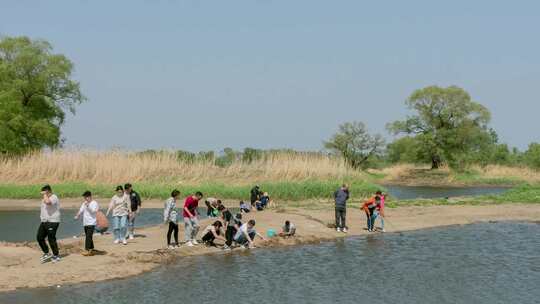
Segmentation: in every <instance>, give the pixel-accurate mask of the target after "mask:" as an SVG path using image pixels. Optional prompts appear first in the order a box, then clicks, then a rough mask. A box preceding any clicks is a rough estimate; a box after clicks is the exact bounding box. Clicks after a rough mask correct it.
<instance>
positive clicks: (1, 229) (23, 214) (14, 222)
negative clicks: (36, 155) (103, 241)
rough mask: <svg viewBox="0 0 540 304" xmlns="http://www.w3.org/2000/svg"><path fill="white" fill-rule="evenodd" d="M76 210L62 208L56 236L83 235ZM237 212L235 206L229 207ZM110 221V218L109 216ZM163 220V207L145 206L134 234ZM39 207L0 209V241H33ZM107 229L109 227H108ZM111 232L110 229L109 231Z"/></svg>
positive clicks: (200, 209) (202, 212)
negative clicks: (23, 209) (19, 209)
mask: <svg viewBox="0 0 540 304" xmlns="http://www.w3.org/2000/svg"><path fill="white" fill-rule="evenodd" d="M198 210H199V214H200V218H201V219H204V218H206V208H199V209H198ZM77 211H78V210H74V209H63V210H62V222H61V223H60V227H59V228H58V232H57V235H56V236H57V238H59V239H62V238H68V237H73V236H81V235H83V234H84V233H83V228H82V216H81V218H80V219H79V220H74V219H73V217H74V216H75V214H77ZM231 211H233V212H237V211H238V209H237V208H231ZM109 221H110V223H112V220H111V219H110V218H109ZM162 222H163V209H159V208H147V209H141V213H140V214H139V216H138V217H137V219H136V221H135V234H137V230H136V228H137V227H144V226H150V225H158V224H160V223H162ZM39 223H40V221H39V209H38V210H34V211H27V210H26V211H0V241H6V242H24V241H35V240H36V233H37V229H38V227H39ZM109 229H111V228H110V227H109ZM109 232H111V231H109Z"/></svg>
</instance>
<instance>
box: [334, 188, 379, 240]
mask: <svg viewBox="0 0 540 304" xmlns="http://www.w3.org/2000/svg"><path fill="white" fill-rule="evenodd" d="M349 197H350V194H349V187H348V185H346V184H343V185H342V186H341V187H340V188H339V189H338V190H336V192H334V202H335V212H336V213H335V214H336V216H335V219H336V231H338V232H344V233H347V225H346V215H347V200H348V199H349ZM385 198H386V194H383V193H382V192H381V191H377V192H376V193H375V195H373V196H372V197H370V198H369V199H368V200H366V201H365V202H364V203H363V204H362V205H361V210H362V211H364V212H365V214H366V218H367V231H368V232H375V231H376V230H375V220H376V219H377V218H379V219H380V221H381V232H385V230H384V201H385Z"/></svg>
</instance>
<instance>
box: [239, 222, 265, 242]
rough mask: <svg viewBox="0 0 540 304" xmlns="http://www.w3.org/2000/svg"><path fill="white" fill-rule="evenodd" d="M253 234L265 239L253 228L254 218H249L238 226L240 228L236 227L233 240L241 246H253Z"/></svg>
mask: <svg viewBox="0 0 540 304" xmlns="http://www.w3.org/2000/svg"><path fill="white" fill-rule="evenodd" d="M255 236H258V237H260V238H261V239H262V240H263V241H266V238H265V237H264V236H262V235H261V234H259V233H258V232H257V231H256V230H255V220H249V221H248V222H247V223H245V224H243V225H242V226H240V229H238V231H237V232H236V235H235V236H234V241H235V242H236V243H237V244H238V245H240V246H241V247H244V248H245V247H246V245H247V246H248V248H255V245H254V243H253V241H255Z"/></svg>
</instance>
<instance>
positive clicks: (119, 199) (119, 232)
mask: <svg viewBox="0 0 540 304" xmlns="http://www.w3.org/2000/svg"><path fill="white" fill-rule="evenodd" d="M111 211H112V216H113V234H114V243H115V244H118V243H120V242H122V244H124V245H127V241H126V231H127V218H128V214H130V213H131V201H130V199H129V195H127V194H126V193H125V192H124V188H123V187H122V186H118V187H116V194H115V195H114V196H113V197H112V198H111V202H110V203H109V208H108V209H107V214H106V215H107V216H109V213H111Z"/></svg>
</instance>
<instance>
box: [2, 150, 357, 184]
mask: <svg viewBox="0 0 540 304" xmlns="http://www.w3.org/2000/svg"><path fill="white" fill-rule="evenodd" d="M364 177H365V176H364V174H363V173H361V172H358V171H354V170H351V169H350V168H348V167H347V165H346V164H345V163H344V162H343V160H342V159H340V158H335V157H331V156H325V155H307V154H306V155H304V154H292V153H278V154H274V155H270V156H267V157H265V158H263V159H261V160H258V161H254V162H252V163H250V164H247V163H243V162H241V161H236V162H233V163H232V164H231V165H230V166H227V167H219V166H216V165H215V162H214V160H207V161H195V162H188V161H184V160H179V159H177V157H176V155H175V154H173V153H156V154H137V153H133V152H128V151H107V152H98V151H83V150H75V151H73V150H56V151H52V152H39V153H33V154H30V155H27V156H24V157H21V158H13V159H4V160H1V161H0V183H4V184H33V183H41V182H42V181H43V180H47V181H49V182H50V183H61V182H86V183H93V184H115V183H121V182H125V181H132V182H141V181H146V182H175V183H184V182H185V183H204V182H216V181H217V182H227V183H234V184H245V183H252V182H254V181H301V180H309V179H325V180H327V179H343V178H364Z"/></svg>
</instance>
